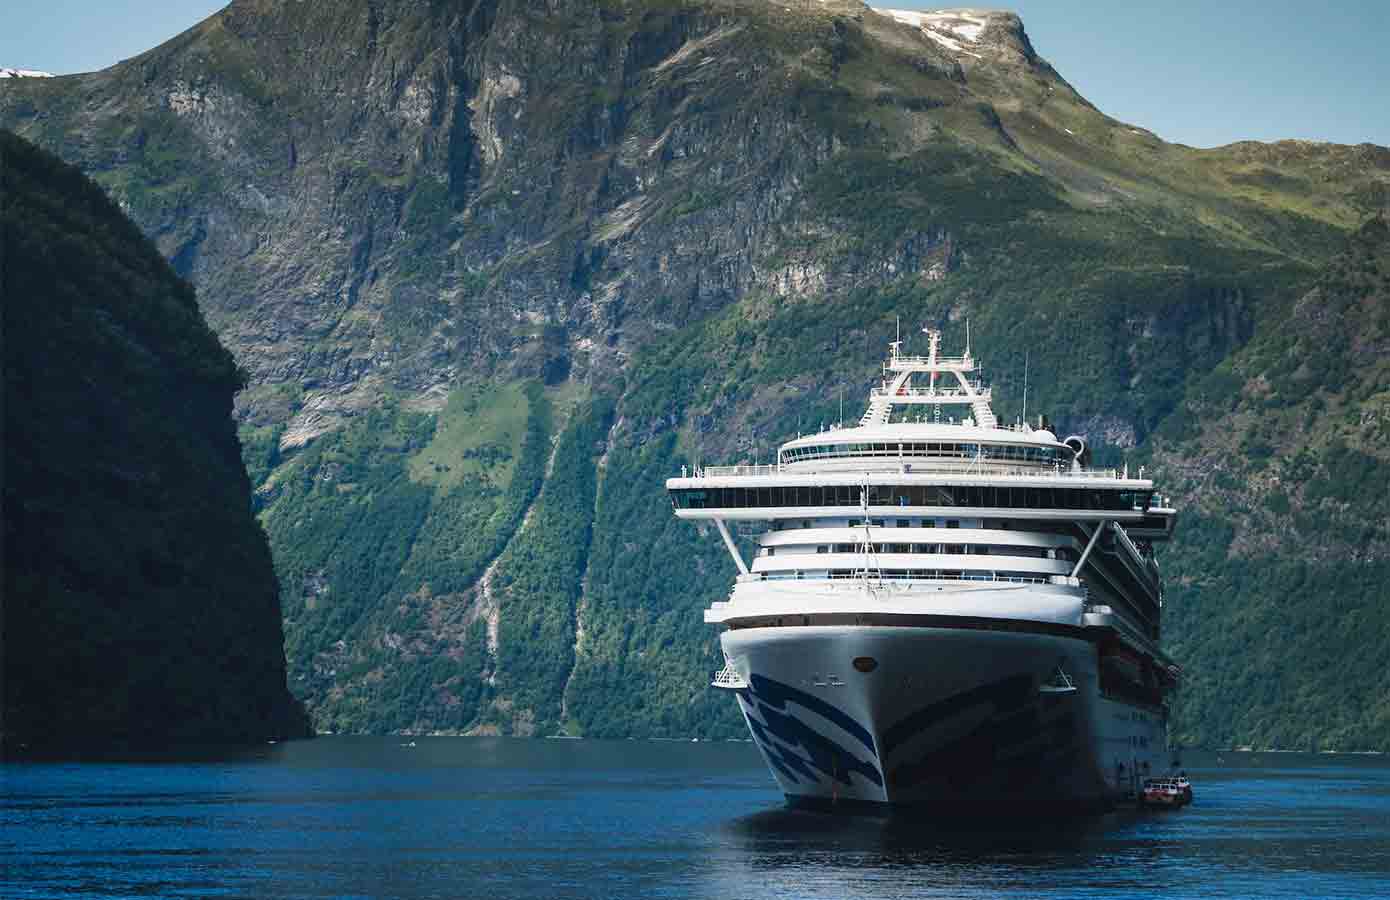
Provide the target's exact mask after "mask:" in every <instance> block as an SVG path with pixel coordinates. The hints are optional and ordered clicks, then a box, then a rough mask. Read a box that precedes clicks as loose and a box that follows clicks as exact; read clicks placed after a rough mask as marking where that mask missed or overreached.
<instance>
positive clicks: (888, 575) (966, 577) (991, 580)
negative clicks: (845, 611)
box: [754, 569, 1054, 586]
mask: <svg viewBox="0 0 1390 900" xmlns="http://www.w3.org/2000/svg"><path fill="white" fill-rule="evenodd" d="M909 571H912V570H909ZM917 571H920V572H922V573H923V574H919V575H912V574H907V575H904V574H900V572H901V570H895V569H889V570H876V569H870V570H869V571H868V573H867V574H865V573H864V572H862V571H860V572H853V573H850V574H848V575H840V574H833V573H832V574H825V575H808V574H805V573H802V574H800V575H798V574H797V573H796V572H757V573H754V574H755V576H756V579H755V580H757V581H760V582H763V581H829V582H831V583H832V584H836V585H837V586H839V585H843V584H846V583H858V582H864V581H868V582H871V583H872V582H880V581H893V582H908V581H970V582H975V583H977V584H978V583H982V582H983V583H986V584H1052V583H1054V582H1053V581H1052V580H1051V577H1049V576H1044V575H1040V576H1037V577H1031V576H1027V575H1000V574H999V573H997V572H962V573H961V574H960V575H943V574H926V573H929V572H931V571H932V570H930V569H922V570H917Z"/></svg>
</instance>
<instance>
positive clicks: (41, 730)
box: [0, 132, 306, 755]
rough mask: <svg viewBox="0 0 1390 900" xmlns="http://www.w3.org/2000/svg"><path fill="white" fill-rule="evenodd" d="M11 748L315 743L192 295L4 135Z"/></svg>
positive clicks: (208, 334) (212, 353)
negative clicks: (291, 672)
mask: <svg viewBox="0 0 1390 900" xmlns="http://www.w3.org/2000/svg"><path fill="white" fill-rule="evenodd" d="M0 196H3V197H4V206H3V208H0V246H3V247H4V248H5V265H4V294H3V296H4V338H5V340H4V361H5V369H4V371H5V379H4V423H5V424H4V428H5V431H4V434H5V440H4V523H5V525H4V527H5V533H4V540H5V544H4V547H5V567H4V568H5V587H4V589H5V604H4V622H3V625H4V682H3V683H4V719H3V728H0V739H2V740H3V745H4V750H5V752H6V754H7V755H8V754H9V753H24V752H27V751H32V750H72V749H76V748H88V747H107V746H112V745H122V746H128V745H140V746H144V745H158V746H161V747H164V746H167V745H169V744H171V743H174V744H177V743H195V742H196V743H212V742H251V741H256V742H260V741H265V740H267V739H269V738H275V737H285V736H299V735H302V734H304V733H305V728H306V722H305V721H304V714H303V710H302V709H301V708H299V707H298V706H297V704H296V703H295V702H294V700H293V698H291V696H290V695H289V692H288V691H287V690H286V687H285V658H284V648H283V638H282V632H281V620H280V608H279V603H278V596H277V592H276V590H277V588H276V582H275V573H274V569H273V567H272V561H271V556H270V548H269V546H268V545H267V542H266V538H265V534H264V533H263V532H262V530H261V529H260V527H259V526H258V525H257V523H256V521H255V519H254V517H253V516H252V513H251V488H250V484H249V482H248V481H247V478H246V473H245V470H244V469H243V467H242V462H241V455H240V452H239V447H238V444H237V438H236V430H235V424H234V422H233V420H232V416H231V412H232V396H233V394H234V393H235V392H236V390H237V389H238V388H239V387H240V386H241V384H242V381H241V374H240V373H239V372H238V370H237V367H236V364H235V362H234V361H233V359H232V356H231V354H230V353H228V352H227V351H226V350H225V349H224V348H223V347H222V346H221V345H219V344H218V342H217V338H216V337H215V336H214V335H213V333H212V331H211V330H209V329H208V327H207V325H206V324H205V323H204V321H203V317H202V315H201V314H200V313H199V311H198V307H197V303H196V301H195V299H194V295H193V289H192V288H191V287H190V286H189V285H188V284H187V283H186V282H184V281H182V280H181V279H179V278H178V277H177V276H176V275H175V274H174V273H173V271H172V270H171V269H170V268H169V265H168V263H167V262H165V260H164V259H163V258H162V257H161V256H160V255H159V253H158V252H157V251H156V250H155V248H154V247H153V246H152V245H151V244H150V243H149V241H148V240H146V239H145V237H144V236H143V235H141V233H140V231H139V230H138V229H137V228H136V227H135V225H133V224H132V223H131V222H130V221H129V220H127V219H126V218H125V217H124V216H122V215H121V213H120V210H118V209H117V208H116V206H115V204H114V203H112V202H111V200H110V199H108V198H107V196H106V194H105V193H104V192H103V191H102V189H101V188H100V187H98V186H97V185H96V184H94V183H93V182H91V181H89V180H88V179H86V178H84V177H83V176H82V174H81V173H80V172H78V171H77V170H76V169H74V168H72V167H71V166H68V165H66V164H64V163H62V162H61V161H59V160H57V159H56V158H54V157H52V156H50V155H49V154H47V153H44V152H43V151H41V150H39V149H37V148H35V147H34V146H32V145H31V144H28V143H26V142H25V141H23V140H21V139H19V138H17V137H15V136H14V135H12V134H10V133H8V132H0Z"/></svg>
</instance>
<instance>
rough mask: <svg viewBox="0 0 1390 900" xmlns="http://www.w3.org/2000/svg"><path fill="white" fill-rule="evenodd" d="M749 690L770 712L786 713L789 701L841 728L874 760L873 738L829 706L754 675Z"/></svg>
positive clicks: (847, 716)
mask: <svg viewBox="0 0 1390 900" xmlns="http://www.w3.org/2000/svg"><path fill="white" fill-rule="evenodd" d="M749 689H750V690H751V692H752V694H753V696H755V697H757V698H758V701H759V702H760V703H762V704H763V705H765V706H770V707H772V708H773V709H776V710H779V711H781V712H786V710H787V702H788V701H791V702H792V703H795V704H796V705H798V706H801V707H803V708H805V709H808V710H810V711H811V712H813V713H815V714H816V715H818V716H820V717H821V718H823V719H827V720H829V721H831V722H834V723H835V724H836V725H838V726H840V727H841V728H843V729H844V730H845V733H846V734H851V735H853V736H854V737H856V738H858V739H859V742H860V743H862V744H863V745H864V746H865V747H866V748H868V751H869V752H870V753H872V754H874V756H875V757H877V756H878V752H877V750H876V749H875V747H874V738H873V735H871V734H869V729H867V728H865V727H864V726H863V725H860V724H859V723H858V722H856V721H855V720H854V719H853V718H852V717H851V716H849V715H848V714H847V713H845V712H843V711H841V710H840V709H838V708H837V707H834V706H832V705H830V704H829V703H827V702H825V701H824V700H822V699H821V698H819V697H817V696H815V695H814V694H808V693H806V692H805V691H801V690H797V689H796V688H794V687H792V686H791V685H789V684H783V683H782V682H780V681H774V680H773V679H771V678H767V677H765V676H763V675H758V674H756V673H754V674H752V675H751V676H750V677H749Z"/></svg>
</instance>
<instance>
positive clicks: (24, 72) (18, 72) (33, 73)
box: [0, 66, 53, 78]
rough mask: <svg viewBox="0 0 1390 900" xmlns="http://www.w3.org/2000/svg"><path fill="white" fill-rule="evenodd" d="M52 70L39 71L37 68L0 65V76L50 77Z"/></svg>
mask: <svg viewBox="0 0 1390 900" xmlns="http://www.w3.org/2000/svg"><path fill="white" fill-rule="evenodd" d="M52 77H53V73H52V72H40V71H39V70H38V69H11V68H7V67H6V66H0V78H52Z"/></svg>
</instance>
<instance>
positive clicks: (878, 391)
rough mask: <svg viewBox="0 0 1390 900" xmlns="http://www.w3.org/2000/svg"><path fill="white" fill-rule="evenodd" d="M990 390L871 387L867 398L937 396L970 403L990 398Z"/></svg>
mask: <svg viewBox="0 0 1390 900" xmlns="http://www.w3.org/2000/svg"><path fill="white" fill-rule="evenodd" d="M991 392H992V388H987V387H982V388H975V391H974V393H966V392H965V391H963V390H961V389H960V388H937V389H936V390H934V391H933V390H930V389H923V388H898V389H897V390H896V391H890V390H884V389H883V388H873V389H871V390H870V391H869V398H870V399H871V400H877V399H880V398H884V397H886V398H888V399H889V400H893V399H897V398H900V397H924V398H926V399H928V400H933V399H938V398H939V399H940V400H941V401H942V402H943V403H971V402H974V401H976V400H988V399H990V397H991V396H992V393H991Z"/></svg>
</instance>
